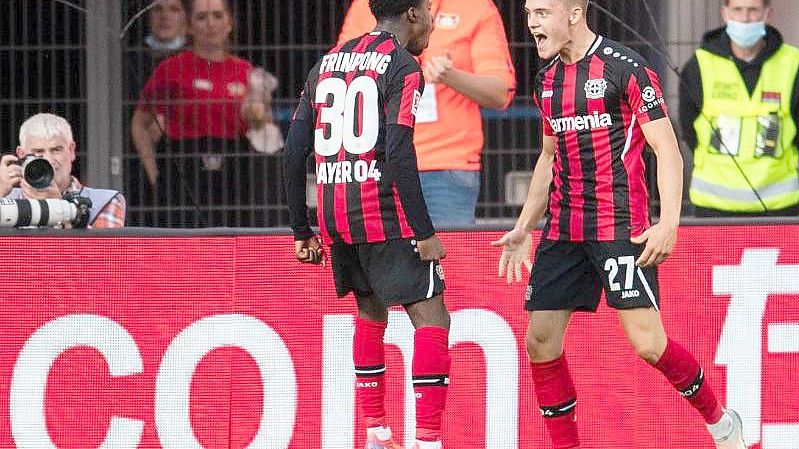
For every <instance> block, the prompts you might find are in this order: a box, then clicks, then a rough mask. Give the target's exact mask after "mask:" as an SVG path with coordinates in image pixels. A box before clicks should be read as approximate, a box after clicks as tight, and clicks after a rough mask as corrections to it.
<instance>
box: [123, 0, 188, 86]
mask: <svg viewBox="0 0 799 449" xmlns="http://www.w3.org/2000/svg"><path fill="white" fill-rule="evenodd" d="M153 4H154V5H153V7H152V8H151V9H150V11H149V12H148V13H147V25H148V31H149V32H148V34H147V36H145V37H144V42H143V44H144V45H143V46H142V47H139V48H135V50H134V52H133V53H131V54H130V55H129V56H128V57H127V61H126V62H127V64H128V67H127V70H125V74H124V75H125V77H126V83H125V86H127V91H128V92H130V98H132V99H135V98H137V97H138V96H139V93H140V92H141V89H142V88H143V87H144V83H145V82H146V81H147V78H148V77H149V76H150V74H151V73H152V72H153V69H154V68H155V67H156V66H157V65H158V64H159V63H160V62H161V61H163V60H164V59H166V58H168V57H170V56H174V55H175V54H176V53H178V52H180V51H181V50H183V48H184V47H185V45H186V11H185V10H184V9H183V3H182V1H181V0H154V1H153ZM136 44H137V46H138V45H141V43H139V42H137V43H136Z"/></svg>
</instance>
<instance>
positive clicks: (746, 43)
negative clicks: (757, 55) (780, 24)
mask: <svg viewBox="0 0 799 449" xmlns="http://www.w3.org/2000/svg"><path fill="white" fill-rule="evenodd" d="M727 34H728V35H729V36H730V39H731V40H732V41H733V42H735V44H736V45H738V46H739V47H743V48H752V47H754V46H755V44H757V43H758V42H759V41H760V39H762V38H763V36H765V35H766V22H751V23H744V22H736V21H734V20H729V21H727Z"/></svg>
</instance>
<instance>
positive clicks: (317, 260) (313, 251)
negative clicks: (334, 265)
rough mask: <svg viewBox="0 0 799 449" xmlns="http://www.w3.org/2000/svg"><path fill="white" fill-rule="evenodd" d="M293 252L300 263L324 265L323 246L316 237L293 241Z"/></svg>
mask: <svg viewBox="0 0 799 449" xmlns="http://www.w3.org/2000/svg"><path fill="white" fill-rule="evenodd" d="M294 253H295V254H296V256H297V260H299V261H300V262H302V263H312V264H314V265H322V266H325V248H324V247H323V246H322V242H320V241H319V238H317V237H311V238H309V239H306V240H295V241H294Z"/></svg>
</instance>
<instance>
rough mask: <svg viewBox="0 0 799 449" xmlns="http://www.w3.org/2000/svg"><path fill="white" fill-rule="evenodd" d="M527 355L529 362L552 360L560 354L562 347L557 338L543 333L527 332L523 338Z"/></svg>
mask: <svg viewBox="0 0 799 449" xmlns="http://www.w3.org/2000/svg"><path fill="white" fill-rule="evenodd" d="M525 345H526V347H527V357H528V358H529V359H530V361H531V362H539V361H545V360H554V359H556V358H558V357H559V356H560V353H561V352H562V349H561V347H560V344H558V340H557V339H556V338H553V336H551V335H548V334H543V333H534V332H528V333H527V338H526V340H525Z"/></svg>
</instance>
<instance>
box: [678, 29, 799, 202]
mask: <svg viewBox="0 0 799 449" xmlns="http://www.w3.org/2000/svg"><path fill="white" fill-rule="evenodd" d="M696 57H697V59H698V61H699V69H700V72H701V76H702V90H703V94H704V96H703V99H702V105H703V107H702V114H700V115H699V117H697V119H696V120H695V121H694V129H695V130H696V135H697V139H698V145H697V147H696V149H695V152H694V169H693V177H692V181H691V189H690V192H689V193H690V197H691V202H692V203H693V204H695V205H697V206H701V207H708V208H712V209H719V210H724V211H731V212H762V211H763V206H762V205H761V204H760V201H758V199H757V197H756V196H755V194H754V192H752V189H751V188H750V187H749V184H748V183H747V182H746V179H745V178H744V177H743V176H742V175H741V172H740V171H739V170H738V169H737V168H736V167H735V161H733V160H732V158H731V157H730V156H729V155H728V154H727V153H728V152H729V153H731V154H733V155H735V158H736V160H737V162H738V165H740V167H741V169H742V170H743V172H744V173H746V178H748V179H749V182H751V183H752V185H753V186H754V187H755V189H756V190H757V192H758V194H759V195H760V198H761V199H762V200H763V202H764V203H765V204H766V206H767V207H768V208H769V210H778V209H784V208H786V207H790V206H793V205H796V204H798V203H799V174H798V173H797V170H798V169H797V165H799V151H797V148H796V145H794V138H795V136H796V129H797V124H796V123H795V121H794V119H793V118H792V117H791V110H790V107H791V100H792V98H791V96H792V95H793V87H794V82H795V79H796V76H797V71H799V49H797V48H795V47H792V46H790V45H785V44H783V45H782V46H781V47H780V49H779V50H778V51H777V52H776V53H775V54H774V55H773V56H771V57H770V58H769V59H768V60H767V61H766V63H765V64H764V66H763V71H762V73H761V74H760V79H759V80H758V83H757V86H756V88H755V90H754V92H753V93H752V96H751V97H750V96H749V92H748V91H747V89H746V85H745V84H744V81H743V78H742V77H741V74H740V73H739V72H738V67H737V66H736V65H735V62H734V61H732V60H731V59H727V58H725V57H722V56H719V55H716V54H713V53H711V52H709V51H706V50H703V49H699V50H697V52H696ZM716 130H718V131H716Z"/></svg>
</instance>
